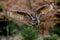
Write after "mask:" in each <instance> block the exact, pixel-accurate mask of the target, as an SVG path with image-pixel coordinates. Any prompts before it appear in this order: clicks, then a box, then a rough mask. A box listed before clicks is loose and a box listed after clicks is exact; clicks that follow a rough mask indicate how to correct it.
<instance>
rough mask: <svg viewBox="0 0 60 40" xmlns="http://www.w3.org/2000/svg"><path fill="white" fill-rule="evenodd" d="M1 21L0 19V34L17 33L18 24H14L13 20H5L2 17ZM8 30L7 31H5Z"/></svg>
mask: <svg viewBox="0 0 60 40" xmlns="http://www.w3.org/2000/svg"><path fill="white" fill-rule="evenodd" d="M2 20H3V21H0V24H1V25H0V35H5V36H7V33H8V35H10V36H12V35H13V34H17V33H18V31H17V27H18V25H17V24H15V23H14V22H13V20H7V21H5V20H4V19H2ZM7 29H8V30H7ZM7 31H8V32H7Z"/></svg>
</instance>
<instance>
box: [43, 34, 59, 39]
mask: <svg viewBox="0 0 60 40" xmlns="http://www.w3.org/2000/svg"><path fill="white" fill-rule="evenodd" d="M58 39H59V36H58V35H57V34H54V35H52V36H51V37H47V38H44V40H58Z"/></svg>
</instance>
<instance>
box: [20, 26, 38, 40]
mask: <svg viewBox="0 0 60 40" xmlns="http://www.w3.org/2000/svg"><path fill="white" fill-rule="evenodd" d="M20 27H24V28H23V29H22V30H21V35H22V36H23V37H24V39H25V40H35V39H36V38H37V33H38V32H37V30H36V28H34V27H33V26H32V27H31V26H27V25H25V26H20ZM25 27H26V28H25Z"/></svg>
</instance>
